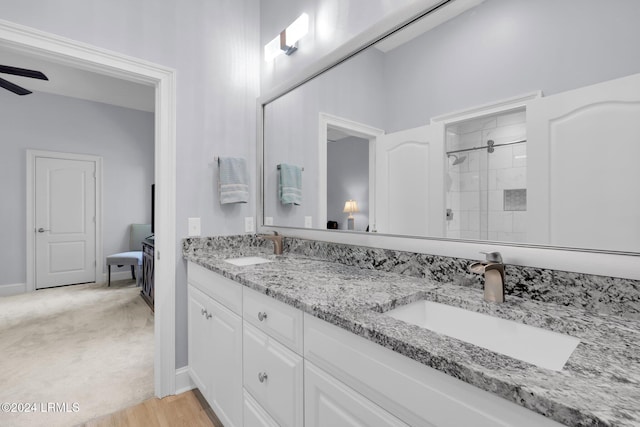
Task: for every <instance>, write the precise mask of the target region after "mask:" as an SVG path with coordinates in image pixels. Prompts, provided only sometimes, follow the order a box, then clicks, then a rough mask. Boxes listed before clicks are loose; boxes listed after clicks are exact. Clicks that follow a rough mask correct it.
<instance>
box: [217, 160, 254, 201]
mask: <svg viewBox="0 0 640 427" xmlns="http://www.w3.org/2000/svg"><path fill="white" fill-rule="evenodd" d="M218 166H219V167H218V171H219V173H220V179H219V181H218V191H219V192H220V204H221V205H225V204H228V203H247V202H248V201H249V173H248V171H247V162H246V161H245V160H244V159H243V158H240V157H220V158H219V159H218Z"/></svg>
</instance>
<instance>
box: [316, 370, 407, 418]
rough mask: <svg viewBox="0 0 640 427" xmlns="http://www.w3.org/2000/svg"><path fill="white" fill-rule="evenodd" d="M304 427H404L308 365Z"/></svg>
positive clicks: (325, 374)
mask: <svg viewBox="0 0 640 427" xmlns="http://www.w3.org/2000/svg"><path fill="white" fill-rule="evenodd" d="M304 400H305V411H304V425H305V427H368V426H376V427H385V426H389V427H392V426H393V427H407V424H405V423H403V422H402V421H400V420H399V419H398V418H396V417H394V416H393V415H391V414H390V413H388V412H387V411H385V410H384V409H382V408H380V407H379V406H378V405H376V404H375V403H373V402H371V401H370V400H368V399H366V398H365V397H364V396H362V395H361V394H359V393H356V392H355V391H354V390H353V389H351V388H349V387H347V386H346V385H344V384H342V383H341V382H340V381H338V380H336V379H335V378H333V377H332V376H330V375H329V374H327V373H326V372H324V371H322V370H321V369H320V368H318V367H316V366H315V365H313V363H311V362H305V368H304Z"/></svg>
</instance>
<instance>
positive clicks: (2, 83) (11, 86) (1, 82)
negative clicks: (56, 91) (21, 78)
mask: <svg viewBox="0 0 640 427" xmlns="http://www.w3.org/2000/svg"><path fill="white" fill-rule="evenodd" d="M0 87H3V88H5V89H7V90H10V91H11V92H13V93H15V94H17V95H29V94H30V93H32V92H31V91H30V90H27V89H25V88H23V87H20V86H18V85H14V84H13V83H11V82H10V81H7V80H5V79H3V78H1V77H0Z"/></svg>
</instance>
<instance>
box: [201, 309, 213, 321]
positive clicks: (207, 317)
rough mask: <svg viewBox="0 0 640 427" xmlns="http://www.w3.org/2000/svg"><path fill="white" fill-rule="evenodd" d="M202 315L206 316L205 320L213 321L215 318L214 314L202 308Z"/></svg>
mask: <svg viewBox="0 0 640 427" xmlns="http://www.w3.org/2000/svg"><path fill="white" fill-rule="evenodd" d="M200 314H202V315H203V316H204V318H205V319H211V317H213V314H211V313H209V312H208V311H207V310H206V309H204V308H201V309H200Z"/></svg>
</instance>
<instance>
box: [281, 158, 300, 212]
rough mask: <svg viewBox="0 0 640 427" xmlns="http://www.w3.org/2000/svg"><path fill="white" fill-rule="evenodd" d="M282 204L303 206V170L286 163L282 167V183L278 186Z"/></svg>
mask: <svg viewBox="0 0 640 427" xmlns="http://www.w3.org/2000/svg"><path fill="white" fill-rule="evenodd" d="M278 192H279V195H280V202H282V204H283V205H298V206H299V205H301V204H302V168H301V167H299V166H294V165H287V164H285V163H283V164H281V165H280V182H279V185H278Z"/></svg>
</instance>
